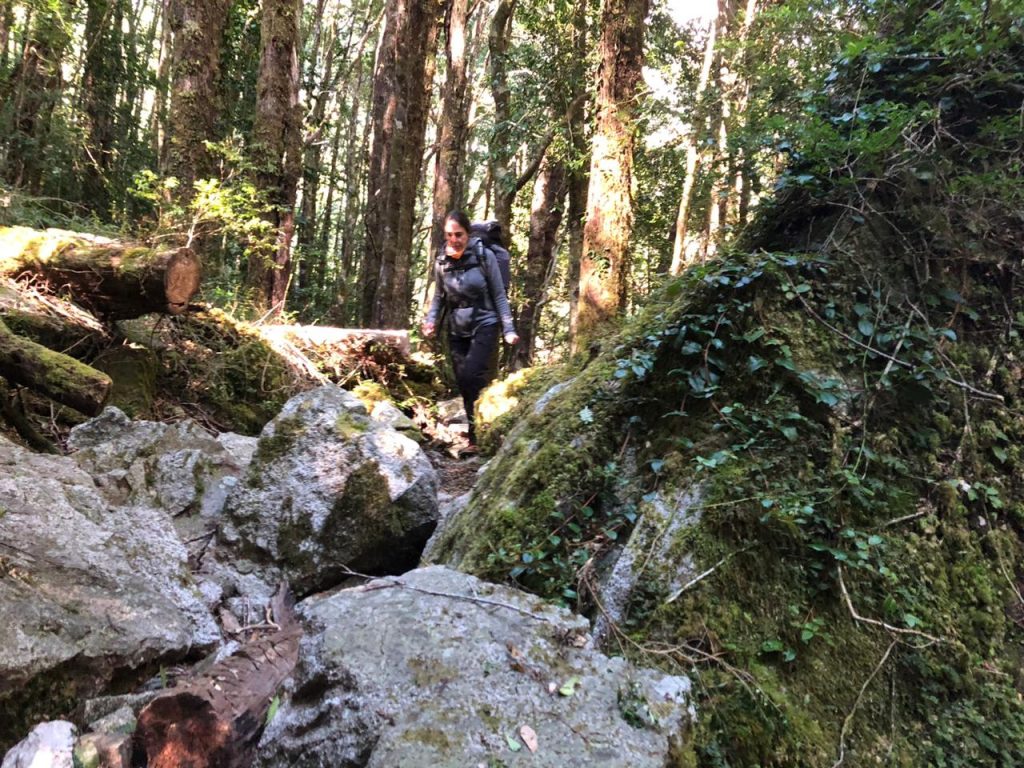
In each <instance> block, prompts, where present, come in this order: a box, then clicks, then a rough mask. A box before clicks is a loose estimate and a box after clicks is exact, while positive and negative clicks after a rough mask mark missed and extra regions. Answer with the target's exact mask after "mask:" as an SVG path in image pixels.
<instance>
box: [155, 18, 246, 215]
mask: <svg viewBox="0 0 1024 768" xmlns="http://www.w3.org/2000/svg"><path fill="white" fill-rule="evenodd" d="M169 1H170V4H169V14H170V27H171V32H172V35H173V49H172V56H171V59H172V61H171V71H172V75H171V108H170V118H169V122H170V125H169V128H168V141H169V142H170V143H169V148H168V153H167V164H166V173H167V174H168V175H169V176H174V177H176V178H177V179H178V187H177V190H176V197H177V200H178V202H179V204H180V205H181V206H182V207H183V208H184V207H187V206H188V204H189V203H191V202H192V200H193V198H194V197H195V190H194V188H193V185H194V184H195V182H196V180H197V179H204V178H211V177H214V176H216V175H217V173H216V170H217V168H216V164H215V162H214V158H213V156H212V155H211V154H210V152H209V150H208V149H207V148H206V144H205V142H208V141H215V140H216V139H217V138H218V137H219V136H220V131H219V130H218V121H219V118H220V113H221V99H220V87H219V80H220V53H221V48H222V45H223V39H224V27H225V24H226V23H227V16H228V8H229V7H230V5H231V0H169Z"/></svg>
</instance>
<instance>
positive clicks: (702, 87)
mask: <svg viewBox="0 0 1024 768" xmlns="http://www.w3.org/2000/svg"><path fill="white" fill-rule="evenodd" d="M717 36H718V22H717V20H715V21H712V22H711V23H710V24H709V25H708V39H707V41H706V42H705V43H704V61H703V64H702V65H701V68H700V78H699V79H698V81H697V93H696V98H695V105H694V114H696V115H700V114H701V112H702V111H703V110H702V108H701V99H702V98H703V96H704V92H705V91H706V90H707V86H708V80H709V79H710V76H711V63H712V61H714V56H715V41H716V39H717ZM692 122H693V125H691V126H690V133H689V135H688V136H687V138H686V175H685V176H684V177H683V193H682V194H681V195H680V197H679V211H678V212H677V213H676V230H675V239H674V240H673V242H672V265H671V267H669V271H670V273H671V274H673V275H678V274H679V273H680V272H681V271H682V270H683V267H684V266H686V265H687V263H688V262H689V260H690V259H689V255H688V254H687V253H686V244H687V231H688V229H687V225H686V221H687V218H688V217H689V214H690V198H691V197H692V196H693V185H694V181H695V179H696V175H697V160H698V157H699V152H698V150H697V143H698V139H699V137H700V132H701V130H702V124H703V122H704V120H703V118H699V119H697V120H693V121H692Z"/></svg>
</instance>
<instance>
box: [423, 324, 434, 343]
mask: <svg viewBox="0 0 1024 768" xmlns="http://www.w3.org/2000/svg"><path fill="white" fill-rule="evenodd" d="M420 331H421V332H422V333H423V336H424V337H425V338H428V339H429V338H430V337H431V336H433V335H434V324H433V323H432V322H430V321H429V320H424V321H423V322H422V323H420Z"/></svg>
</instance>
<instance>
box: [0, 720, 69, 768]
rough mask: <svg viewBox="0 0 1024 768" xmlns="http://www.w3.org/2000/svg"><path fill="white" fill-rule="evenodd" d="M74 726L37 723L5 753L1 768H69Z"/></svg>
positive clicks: (56, 723)
mask: <svg viewBox="0 0 1024 768" xmlns="http://www.w3.org/2000/svg"><path fill="white" fill-rule="evenodd" d="M74 746H75V726H74V725H72V724H71V723H69V722H67V721H65V720H53V721H51V722H48V723H40V724H39V725H37V726H36V727H35V728H33V729H32V732H31V733H30V734H29V735H28V736H26V737H25V738H24V739H23V740H21V741H19V742H18V743H17V744H15V745H14V747H13V748H11V749H10V750H8V752H7V754H6V755H5V756H4V762H3V765H2V768H71V764H72V760H71V754H72V750H73V749H74Z"/></svg>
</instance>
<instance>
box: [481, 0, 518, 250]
mask: <svg viewBox="0 0 1024 768" xmlns="http://www.w3.org/2000/svg"><path fill="white" fill-rule="evenodd" d="M515 8H516V0H498V4H497V6H496V7H495V9H494V15H493V16H492V17H491V26H490V30H489V32H488V35H487V51H488V61H489V62H490V65H489V73H488V74H489V76H490V80H491V99H492V100H493V102H494V129H493V132H492V134H491V141H490V147H489V153H488V158H489V160H490V172H491V182H492V183H493V184H494V218H496V219H497V220H498V222H499V223H500V224H501V227H502V230H503V231H505V232H508V231H509V230H510V227H511V225H512V201H513V200H514V199H515V192H516V169H515V165H514V160H515V147H516V145H515V142H514V132H513V131H512V130H511V127H512V96H511V89H510V88H509V84H508V71H507V69H508V64H507V59H508V46H509V36H510V35H511V34H512V15H513V13H514V12H515Z"/></svg>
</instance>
